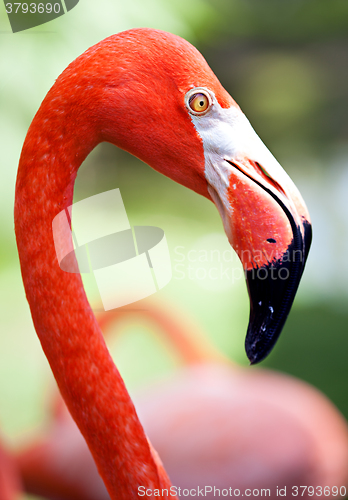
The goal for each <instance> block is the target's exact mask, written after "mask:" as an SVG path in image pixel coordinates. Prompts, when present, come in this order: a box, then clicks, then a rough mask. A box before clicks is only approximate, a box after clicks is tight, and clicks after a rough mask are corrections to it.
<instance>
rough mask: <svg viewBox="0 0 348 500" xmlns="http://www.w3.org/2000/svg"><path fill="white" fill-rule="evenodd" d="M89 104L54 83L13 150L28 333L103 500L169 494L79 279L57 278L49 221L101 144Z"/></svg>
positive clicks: (71, 276) (69, 196)
mask: <svg viewBox="0 0 348 500" xmlns="http://www.w3.org/2000/svg"><path fill="white" fill-rule="evenodd" d="M63 84H64V79H63ZM91 92H92V91H91ZM88 96H89V98H88ZM93 97H94V96H93V95H89V94H88V92H87V91H86V90H85V93H83V94H82V97H81V95H80V102H81V105H80V106H76V105H75V101H74V99H72V97H71V95H70V96H68V97H66V96H65V97H64V88H63V85H62V80H61V83H60V85H58V84H55V86H54V87H53V88H52V89H51V91H50V92H49V94H48V95H47V96H46V99H45V100H44V102H43V104H42V105H41V108H40V109H39V111H38V113H37V115H36V116H35V118H34V120H33V122H32V124H31V126H30V129H29V131H28V134H27V137H26V140H25V143H24V146H23V150H22V155H21V159H20V163H19V170H18V177H17V185H16V202H15V228H16V237H17V245H18V250H19V257H20V263H21V269H22V275H23V281H24V286H25V290H26V295H27V299H28V302H29V305H30V309H31V313H32V317H33V321H34V325H35V328H36V331H37V334H38V336H39V338H40V341H41V344H42V347H43V349H44V351H45V354H46V356H47V358H48V361H49V363H50V365H51V368H52V371H53V373H54V376H55V378H56V380H57V383H58V385H59V388H60V391H61V393H62V395H63V397H64V399H65V402H66V404H67V406H68V408H69V411H70V412H71V414H72V416H73V418H74V420H75V421H76V423H77V425H78V427H79V428H80V431H81V432H82V434H83V436H84V438H85V439H86V441H87V444H88V446H89V448H90V450H91V452H92V454H93V456H94V459H95V462H96V464H97V466H98V470H99V473H100V474H101V476H102V478H103V480H104V482H105V484H106V487H107V489H108V491H109V494H110V496H111V498H112V499H116V498H117V499H118V500H123V499H124V500H129V499H133V498H139V497H138V486H146V487H148V488H152V489H156V488H158V489H160V488H168V489H169V488H170V482H169V479H168V478H167V476H166V474H165V472H164V470H163V468H162V467H161V464H160V462H159V460H158V459H157V457H156V454H155V453H153V452H152V451H151V449H150V446H151V445H149V443H148V440H147V438H146V436H145V433H144V431H143V428H142V426H141V424H140V422H139V420H138V417H137V414H136V412H135V409H134V406H133V403H132V401H131V399H130V397H129V395H128V392H127V390H126V388H125V386H124V383H123V380H122V378H121V376H120V374H119V372H118V370H117V368H116V366H115V365H114V363H113V361H112V359H111V357H110V354H109V352H108V350H107V347H106V345H105V343H104V340H103V336H102V334H101V331H100V329H99V327H98V324H97V322H96V320H95V317H94V314H93V312H92V310H91V308H90V306H89V303H88V301H87V298H86V295H85V292H84V289H83V285H82V281H81V278H80V275H78V274H70V273H66V272H64V271H62V270H61V269H60V267H59V265H58V261H57V258H56V254H55V249H54V243H53V235H52V220H53V218H54V217H55V216H56V215H57V214H58V213H59V212H60V211H61V210H63V209H64V208H67V207H68V206H69V205H71V204H72V201H73V187H74V181H75V178H76V174H77V170H78V168H79V166H80V165H81V163H82V161H83V160H84V158H85V157H86V156H87V155H88V153H89V152H90V151H91V150H92V149H93V148H94V147H95V146H96V144H97V143H98V142H100V140H101V139H100V137H99V136H98V133H97V129H98V121H99V118H100V116H97V113H98V114H99V115H100V113H101V111H100V108H99V109H98V111H96V109H97V106H95V107H93V105H91V104H90V103H91V102H93ZM164 498H165V496H164Z"/></svg>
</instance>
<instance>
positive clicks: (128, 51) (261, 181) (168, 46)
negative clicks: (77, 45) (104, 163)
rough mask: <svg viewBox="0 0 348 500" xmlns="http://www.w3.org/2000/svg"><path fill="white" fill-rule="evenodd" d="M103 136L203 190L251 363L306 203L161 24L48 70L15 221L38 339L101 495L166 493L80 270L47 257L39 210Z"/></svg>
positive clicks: (268, 330)
mask: <svg viewBox="0 0 348 500" xmlns="http://www.w3.org/2000/svg"><path fill="white" fill-rule="evenodd" d="M102 141H108V142H111V143H114V144H115V145H117V146H119V147H121V148H123V149H125V150H127V151H129V152H131V153H132V154H134V155H136V156H138V157H139V158H140V159H142V160H143V161H145V162H146V163H148V164H149V165H151V166H152V167H153V168H155V169H156V170H158V171H160V172H162V173H164V174H165V175H167V176H168V177H170V178H172V179H173V180H175V181H177V182H179V183H181V184H183V185H185V186H187V187H189V188H190V189H192V190H194V191H195V192H197V193H199V194H201V195H203V196H205V197H207V198H208V199H210V200H212V201H213V202H214V203H215V204H216V206H217V208H218V210H219V212H220V215H221V217H222V221H223V224H224V228H225V231H226V234H227V236H228V238H229V241H230V243H231V244H232V245H233V247H234V248H235V249H236V251H237V253H238V255H239V257H240V259H241V261H242V264H243V267H244V269H245V272H246V279H247V284H248V290H249V296H250V303H251V307H250V320H249V326H248V332H247V337H246V350H247V354H248V357H249V359H250V361H251V362H252V363H257V362H259V361H261V360H262V359H263V358H264V357H265V356H266V355H267V354H268V353H269V352H270V350H271V349H272V347H273V345H274V343H275V342H276V340H277V338H278V336H279V334H280V332H281V329H282V327H283V325H284V322H285V320H286V317H287V315H288V313H289V311H290V308H291V305H292V302H293V299H294V297H295V294H296V291H297V287H298V284H299V281H300V279H301V276H302V273H303V270H304V266H305V261H306V257H307V254H308V250H309V246H310V240H311V229H310V222H309V215H308V212H307V209H306V206H305V204H304V202H303V200H302V198H301V195H300V193H299V192H298V190H297V188H296V187H295V185H294V184H293V183H292V181H291V180H290V178H289V177H288V176H287V174H286V173H285V172H284V171H283V169H282V168H281V166H280V165H279V163H278V162H277V161H276V160H275V159H274V157H273V156H272V155H271V154H270V153H269V151H268V150H267V148H266V147H265V146H264V145H263V143H262V142H261V141H260V139H259V138H258V137H257V135H256V134H255V132H254V130H253V129H252V127H251V125H250V123H249V122H248V120H247V119H246V117H245V116H244V114H243V113H242V112H241V110H240V108H239V107H238V105H237V104H236V103H235V101H234V100H233V99H232V98H231V97H230V96H229V94H228V93H227V92H226V91H225V90H224V89H223V88H222V86H221V84H220V83H219V81H218V80H217V78H216V77H215V75H214V74H213V73H212V71H211V69H210V68H209V67H208V65H207V63H206V62H205V60H204V59H203V57H202V56H201V54H200V53H199V52H198V51H197V50H196V49H194V48H193V47H192V46H191V45H190V44H189V43H188V42H186V41H184V40H183V39H181V38H179V37H177V36H174V35H171V34H168V33H164V32H160V31H156V30H150V29H136V30H130V31H128V32H123V33H120V34H118V35H114V36H112V37H109V38H107V39H106V40H104V41H102V42H100V43H99V44H97V45H95V46H94V47H91V48H90V49H89V50H87V51H86V52H85V53H84V54H82V55H81V56H80V57H78V58H77V59H76V60H75V61H74V62H73V63H72V64H70V66H69V67H68V68H67V69H66V70H65V71H64V72H63V73H62V75H61V76H60V77H59V78H58V79H57V81H56V83H55V84H54V86H53V87H52V89H51V90H50V91H49V93H48V94H47V96H46V98H45V99H44V101H43V103H42V105H41V107H40V109H39V111H38V112H37V114H36V116H35V118H34V120H33V122H32V124H31V126H30V128H29V130H28V134H27V137H26V139H25V143H24V146H23V150H22V154H21V158H20V163H19V168H18V176H17V184H16V202H15V228H16V238H17V245H18V251H19V257H20V263H21V270H22V277H23V282H24V286H25V290H26V295H27V299H28V302H29V305H30V308H31V314H32V317H33V321H34V325H35V328H36V331H37V333H38V336H39V338H40V341H41V344H42V347H43V349H44V351H45V354H46V356H47V358H48V361H49V363H50V365H51V368H52V371H53V373H54V376H55V378H56V380H57V383H58V386H59V389H60V391H61V393H62V395H63V398H64V400H65V402H66V404H67V406H68V409H69V411H70V413H71V415H72V416H73V418H74V420H75V422H76V423H77V425H78V427H79V429H80V431H81V433H82V435H83V436H84V438H85V440H86V441H87V444H88V447H89V449H90V451H91V453H92V455H93V457H94V460H95V462H96V464H97V467H98V470H99V473H100V475H101V476H102V478H103V481H104V483H105V485H106V488H107V490H108V492H109V495H110V497H111V498H112V499H113V500H115V499H118V500H123V499H124V500H129V499H132V498H139V495H138V493H139V488H140V487H146V488H148V489H149V490H151V491H153V492H154V495H156V492H157V491H158V492H160V493H163V497H169V496H168V495H169V493H168V492H169V490H170V488H171V483H170V481H169V479H168V476H167V474H166V472H165V470H164V468H163V466H162V464H161V461H160V459H159V457H158V455H157V453H156V452H155V451H154V449H153V447H152V446H151V444H150V443H149V441H148V439H147V437H146V435H145V433H144V430H143V428H142V426H141V424H140V421H139V419H138V416H137V414H136V411H135V408H134V406H133V403H132V401H131V399H130V397H129V394H128V392H127V390H126V388H125V386H124V383H123V381H122V378H121V376H120V374H119V372H118V370H117V368H116V366H115V365H114V363H113V361H112V359H111V357H110V354H109V352H108V350H107V348H106V345H105V342H104V339H103V337H102V334H101V331H100V328H99V326H98V324H97V321H96V319H95V317H94V314H93V312H92V310H91V308H90V306H89V304H88V301H87V298H86V295H85V292H84V289H83V285H82V281H81V278H80V276H79V275H77V274H70V273H67V272H64V271H62V270H61V269H60V267H59V265H58V262H57V257H56V253H55V248H54V244H53V237H52V221H53V219H54V217H55V216H56V215H57V214H58V213H59V212H61V211H62V210H64V209H68V207H69V206H70V205H71V204H72V200H73V187H74V181H75V178H76V174H77V171H78V168H79V166H80V165H81V163H82V161H83V160H84V159H85V158H86V156H87V155H88V154H89V152H90V151H91V150H92V149H93V148H94V147H95V146H96V145H97V144H98V143H100V142H102ZM70 244H71V245H72V243H71V242H70ZM260 271H261V272H260ZM284 271H285V272H284ZM144 418H145V417H144ZM158 418H159V419H160V416H159V415H158ZM156 420H157V418H156ZM181 444H182V445H183V446H184V444H185V443H181ZM178 445H180V444H179V443H178ZM268 446H270V444H269V443H268ZM171 498H174V497H171Z"/></svg>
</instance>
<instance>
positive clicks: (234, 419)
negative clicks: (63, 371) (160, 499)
mask: <svg viewBox="0 0 348 500" xmlns="http://www.w3.org/2000/svg"><path fill="white" fill-rule="evenodd" d="M145 306H146V308H145V309H144V310H142V311H138V312H132V311H129V312H128V313H127V315H126V318H127V319H126V321H124V318H125V312H127V309H125V310H123V311H118V310H116V311H110V312H108V313H105V314H103V315H102V316H101V317H99V318H98V320H99V324H100V326H101V327H102V329H103V331H104V332H105V333H108V331H111V330H112V332H113V333H115V329H116V332H117V333H118V334H120V333H121V332H122V327H124V325H127V324H128V325H129V322H131V324H132V323H133V322H134V321H135V322H140V321H141V324H142V325H144V320H145V324H146V322H147V321H148V320H150V322H149V324H150V326H151V327H152V330H155V331H158V330H159V333H160V334H161V336H162V339H161V340H162V343H163V342H164V341H165V342H164V343H165V345H166V346H167V348H169V349H170V352H171V354H175V355H179V356H180V358H181V359H180V361H181V362H182V363H183V367H182V368H178V369H177V370H176V371H175V372H174V373H173V374H171V375H170V376H167V377H166V378H165V379H164V380H161V381H159V382H157V383H152V384H147V386H145V387H143V388H142V390H138V392H137V393H135V396H134V398H133V399H134V401H135V406H136V409H137V412H138V414H139V416H140V420H141V422H142V424H143V425H144V428H145V431H146V433H147V435H148V436H149V438H150V439H151V442H152V443H153V445H154V446H155V448H156V449H157V450H158V451H159V453H160V456H161V458H162V460H163V463H164V465H165V467H166V470H167V472H168V474H169V477H170V478H171V480H172V481H173V484H174V485H175V486H177V487H180V488H181V489H185V488H187V489H189V490H192V489H194V488H195V489H196V488H197V487H200V488H204V487H205V486H209V485H210V486H215V487H216V488H220V489H221V490H222V489H227V490H228V489H229V488H230V487H231V486H233V488H234V489H236V488H237V489H239V490H240V491H245V490H247V489H250V488H251V490H253V489H259V490H260V489H262V488H265V489H270V491H271V497H273V498H274V497H276V491H277V487H278V488H284V487H287V494H286V496H285V498H292V497H293V493H295V490H292V489H291V488H292V487H293V486H295V485H311V486H314V487H318V488H319V487H321V488H323V489H324V487H325V486H326V487H329V488H330V492H331V488H332V487H336V486H337V485H340V486H344V485H346V484H347V480H348V431H347V425H346V423H345V421H344V419H343V417H342V416H341V415H340V414H339V413H338V411H337V410H336V409H335V408H334V406H333V405H332V404H331V403H330V401H329V400H327V399H326V398H325V397H324V396H323V395H322V394H320V393H319V392H318V391H316V390H315V389H314V388H312V387H310V386H308V385H307V384H305V383H304V382H301V381H299V380H296V379H294V378H292V377H289V376H285V375H282V374H280V373H276V372H271V371H268V370H260V369H259V370H254V371H253V372H250V370H249V369H244V368H241V367H238V366H236V365H234V364H232V363H231V362H230V361H228V360H227V359H226V358H224V356H222V355H221V354H220V353H219V352H218V351H216V349H215V348H214V346H212V345H211V344H210V343H209V342H208V341H207V339H206V337H205V336H204V335H203V333H202V332H201V331H199V329H198V328H197V326H196V325H194V324H193V322H192V321H190V320H189V319H188V318H187V317H185V315H184V314H183V311H175V308H173V305H171V306H170V307H169V305H165V304H163V302H162V304H161V306H160V307H159V306H158V305H156V304H155V303H154V302H151V301H146V303H145ZM109 335H110V333H109ZM17 463H18V466H19V470H20V471H21V475H22V478H23V481H24V485H25V488H26V490H27V491H28V492H29V493H33V494H37V495H40V496H44V497H45V498H49V499H54V500H56V499H65V500H108V499H109V498H110V497H109V495H108V493H107V490H106V489H105V486H104V484H103V482H102V480H101V478H100V476H99V474H98V472H97V469H96V467H95V464H94V461H93V459H92V456H91V454H90V453H89V450H88V448H87V445H86V443H85V441H84V440H83V438H82V436H81V434H80V433H79V431H78V429H77V427H76V424H75V423H74V421H73V420H72V418H71V416H70V414H69V413H68V411H67V409H66V407H65V405H64V403H63V402H62V400H61V399H59V400H58V402H57V405H56V410H55V416H54V419H53V420H52V422H51V424H50V426H49V429H48V430H47V431H46V433H45V434H43V435H42V436H41V438H39V439H38V440H37V439H36V440H35V442H34V443H33V444H31V445H29V446H27V447H26V448H24V449H22V450H21V451H20V452H19V453H18V455H17ZM280 485H281V486H280ZM310 491H311V490H310ZM317 491H319V490H317ZM334 491H335V490H333V492H334ZM334 496H335V495H333V494H330V495H328V497H329V498H333V497H334ZM187 498H194V496H188V497H187ZM205 498H214V496H213V492H210V494H209V491H208V492H207V495H206V496H205ZM303 498H309V496H308V495H307V493H306V494H305V495H304V496H303Z"/></svg>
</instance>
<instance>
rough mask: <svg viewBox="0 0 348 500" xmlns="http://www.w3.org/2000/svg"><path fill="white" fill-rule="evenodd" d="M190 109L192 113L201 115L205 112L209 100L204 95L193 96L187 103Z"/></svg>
mask: <svg viewBox="0 0 348 500" xmlns="http://www.w3.org/2000/svg"><path fill="white" fill-rule="evenodd" d="M188 104H189V106H190V108H191V110H192V111H194V112H195V113H203V111H206V110H207V109H208V106H209V104H210V103H209V99H208V97H207V96H206V95H205V94H202V93H198V94H193V95H192V96H191V97H190V99H189V102H188Z"/></svg>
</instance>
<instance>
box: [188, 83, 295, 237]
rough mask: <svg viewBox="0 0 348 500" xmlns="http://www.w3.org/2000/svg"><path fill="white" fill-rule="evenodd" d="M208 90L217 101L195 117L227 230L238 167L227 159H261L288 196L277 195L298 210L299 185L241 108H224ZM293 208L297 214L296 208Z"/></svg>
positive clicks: (255, 175) (214, 195) (255, 176)
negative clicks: (232, 183)
mask: <svg viewBox="0 0 348 500" xmlns="http://www.w3.org/2000/svg"><path fill="white" fill-rule="evenodd" d="M205 90H206V91H207V92H209V94H210V96H211V98H212V103H213V104H212V106H211V108H210V109H209V111H208V112H206V113H205V114H204V115H202V116H200V115H197V114H196V115H192V114H191V119H192V122H193V124H194V126H195V128H196V130H197V132H198V134H199V136H200V137H201V138H202V141H203V147H204V157H205V177H206V179H207V182H208V191H209V194H210V195H211V197H212V199H213V200H214V202H215V204H216V205H217V208H218V210H219V212H220V215H221V217H222V219H223V222H224V227H225V230H226V232H227V233H229V231H230V229H229V224H227V219H228V218H229V217H230V216H231V213H232V207H231V206H230V204H229V202H228V195H227V190H228V188H229V184H230V175H231V172H232V171H233V169H234V167H233V166H232V165H230V164H229V163H227V161H225V160H226V159H227V160H230V161H232V162H236V163H238V162H242V161H243V160H245V159H248V160H250V161H254V162H258V163H259V164H260V165H261V167H262V168H263V169H264V171H265V172H266V173H267V174H268V175H269V176H270V177H271V178H272V179H273V180H275V181H276V182H277V183H278V184H279V185H280V186H282V188H283V189H284V191H285V193H286V195H287V196H286V197H285V196H282V195H280V194H279V193H277V195H278V196H279V197H281V198H282V199H283V202H284V203H285V204H286V205H287V206H288V207H289V208H291V209H294V206H291V205H292V202H291V198H292V197H293V196H294V195H295V197H297V198H298V197H299V199H300V200H301V201H302V198H301V196H300V194H299V193H298V190H297V188H296V187H295V185H294V184H293V182H292V181H291V179H290V177H289V176H288V175H287V173H286V172H285V171H284V170H283V168H282V167H281V166H280V164H279V163H278V161H277V160H276V159H275V158H274V156H273V155H272V154H271V153H270V151H269V150H268V149H267V148H266V146H265V145H264V144H263V142H262V141H261V139H260V138H259V137H258V135H257V134H256V132H255V131H254V129H253V128H252V126H251V124H250V122H249V120H248V119H247V117H246V116H245V115H244V113H243V112H242V111H241V110H240V109H239V108H237V107H234V106H232V107H230V108H227V109H224V108H222V107H221V106H220V104H219V103H218V101H217V99H216V97H215V95H214V93H213V92H211V91H210V90H209V89H205ZM191 92H192V90H191ZM252 177H253V179H255V180H258V181H259V182H261V183H262V184H264V179H263V178H262V176H261V175H260V174H258V173H257V172H256V171H253V173H252ZM233 187H234V186H233ZM302 203H303V201H302ZM291 211H292V212H293V213H294V212H295V213H296V210H291ZM228 236H229V234H228Z"/></svg>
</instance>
